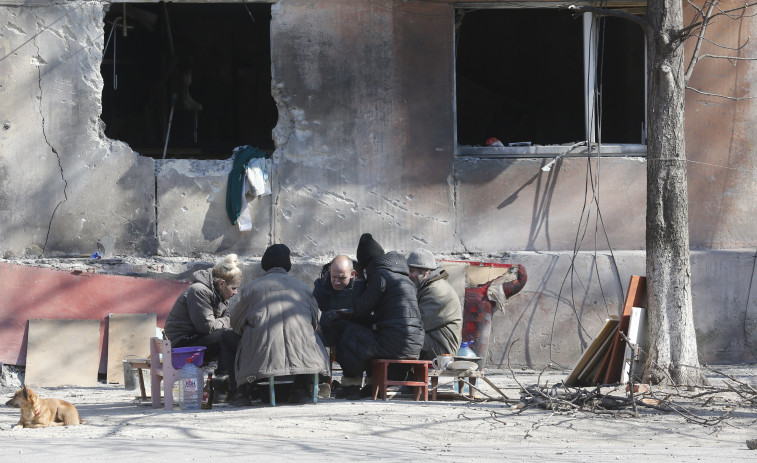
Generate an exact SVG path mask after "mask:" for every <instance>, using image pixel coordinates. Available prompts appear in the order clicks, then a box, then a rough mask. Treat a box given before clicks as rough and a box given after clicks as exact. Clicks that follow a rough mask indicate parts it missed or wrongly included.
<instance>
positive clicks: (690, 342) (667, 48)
mask: <svg viewBox="0 0 757 463" xmlns="http://www.w3.org/2000/svg"><path fill="white" fill-rule="evenodd" d="M646 19H647V21H649V24H650V25H651V28H650V29H649V30H648V36H647V52H648V57H649V60H648V63H649V68H648V71H647V73H648V79H647V80H648V105H647V111H648V114H647V118H648V129H647V131H648V134H647V235H646V247H647V262H646V266H647V295H648V306H649V310H648V318H647V319H648V320H649V331H648V332H649V340H650V348H649V357H648V361H647V365H646V369H645V373H644V379H645V380H648V381H651V382H653V383H668V384H670V383H673V384H688V385H696V384H704V383H705V379H704V375H703V374H702V372H701V370H700V369H699V358H698V353H697V343H696V332H695V330H694V317H693V308H692V303H691V263H690V258H689V213H688V192H687V186H688V185H687V175H686V146H685V143H684V97H685V88H686V84H685V82H684V54H683V43H681V42H680V41H678V40H674V39H671V36H673V33H674V32H675V31H679V30H681V29H682V27H683V14H682V7H681V0H649V1H648V2H647V17H646Z"/></svg>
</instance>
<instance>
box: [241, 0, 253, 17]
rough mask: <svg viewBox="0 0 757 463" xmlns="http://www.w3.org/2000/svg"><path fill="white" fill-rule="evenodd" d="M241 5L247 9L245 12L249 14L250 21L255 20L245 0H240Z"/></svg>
mask: <svg viewBox="0 0 757 463" xmlns="http://www.w3.org/2000/svg"><path fill="white" fill-rule="evenodd" d="M242 5H244V9H245V10H247V14H249V15H250V19H252V22H255V17H253V16H252V11H250V7H249V6H247V1H246V0H242Z"/></svg>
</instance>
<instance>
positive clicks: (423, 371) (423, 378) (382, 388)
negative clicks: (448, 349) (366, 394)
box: [373, 359, 431, 401]
mask: <svg viewBox="0 0 757 463" xmlns="http://www.w3.org/2000/svg"><path fill="white" fill-rule="evenodd" d="M389 365H407V366H411V367H412V369H413V379H412V380H411V381H393V380H390V379H388V377H387V372H388V370H389ZM430 366H431V361H429V360H407V359H406V360H395V359H376V360H374V361H373V400H376V399H377V398H378V397H381V399H383V400H386V388H387V386H410V387H414V388H415V400H420V397H421V394H423V400H424V401H426V400H428V369H429V367H430Z"/></svg>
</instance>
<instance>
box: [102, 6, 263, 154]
mask: <svg viewBox="0 0 757 463" xmlns="http://www.w3.org/2000/svg"><path fill="white" fill-rule="evenodd" d="M270 22H271V6H270V4H267V3H245V4H243V3H235V4H223V3H213V4H209V5H207V4H196V3H192V4H176V3H162V2H161V3H156V4H152V3H124V4H112V5H111V7H110V10H109V11H108V13H107V14H106V16H105V36H106V37H107V41H106V49H105V53H104V56H103V62H102V66H101V74H102V77H103V81H104V87H103V95H102V108H103V109H102V120H103V122H105V135H106V136H108V137H110V138H113V139H117V140H121V141H124V142H126V143H128V144H129V145H130V146H131V148H132V149H133V150H134V151H136V152H138V153H140V154H143V155H145V156H151V157H154V158H162V157H163V154H164V150H165V154H166V158H196V159H228V158H229V157H231V154H232V150H233V149H234V148H235V147H237V146H241V145H253V146H255V147H257V148H259V149H261V150H263V151H266V152H273V149H274V144H273V138H272V130H273V128H274V127H275V126H276V123H277V120H278V112H277V109H276V103H275V101H274V99H273V97H272V96H271V54H270V50H271V46H270V45H271V43H270ZM174 95H175V96H174ZM172 109H173V111H172ZM169 120H170V132H169V130H168V127H169ZM167 135H168V137H167ZM166 138H168V142H167V143H166Z"/></svg>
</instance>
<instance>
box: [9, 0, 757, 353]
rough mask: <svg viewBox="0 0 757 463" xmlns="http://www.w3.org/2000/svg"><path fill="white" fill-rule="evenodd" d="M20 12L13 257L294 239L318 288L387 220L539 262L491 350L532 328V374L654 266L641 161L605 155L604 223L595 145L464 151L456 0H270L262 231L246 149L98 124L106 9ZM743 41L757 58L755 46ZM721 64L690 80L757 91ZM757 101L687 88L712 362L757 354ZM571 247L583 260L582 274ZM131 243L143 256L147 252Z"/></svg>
mask: <svg viewBox="0 0 757 463" xmlns="http://www.w3.org/2000/svg"><path fill="white" fill-rule="evenodd" d="M4 5H6V6H2V7H0V24H3V25H4V27H3V28H2V29H1V30H0V122H2V125H3V126H2V128H1V129H0V222H1V223H2V239H1V240H0V251H1V252H2V256H3V257H4V258H6V259H9V260H13V261H18V260H19V259H20V258H21V257H26V258H31V259H32V260H30V261H29V260H27V261H24V262H29V263H32V264H35V263H37V264H39V263H40V262H41V261H40V260H39V259H40V258H54V257H57V258H59V261H58V264H61V263H62V265H65V261H66V259H67V258H71V257H75V256H78V255H87V256H88V255H90V254H91V253H92V252H94V251H96V250H98V249H104V251H105V254H106V256H107V257H111V256H112V257H117V258H122V259H125V261H123V262H122V263H119V264H117V265H113V266H110V267H107V268H105V267H104V266H103V265H101V264H93V265H97V266H98V267H99V270H101V271H111V272H122V273H129V274H134V273H137V274H143V275H147V276H154V277H163V278H164V277H182V276H186V274H187V272H188V271H189V270H190V268H192V267H193V266H194V265H195V264H196V262H201V263H205V264H209V263H210V262H212V261H213V259H214V257H215V256H217V255H221V254H225V253H228V252H236V253H238V254H240V256H242V258H243V259H244V260H245V262H246V266H247V268H248V269H249V271H247V272H246V276H247V277H253V276H255V275H257V274H259V269H258V268H257V262H258V259H259V257H260V255H261V254H262V252H263V250H264V249H265V247H266V246H267V245H269V244H271V243H273V242H283V243H286V244H287V245H289V246H290V247H291V248H292V250H293V252H294V253H295V269H294V270H293V273H294V274H295V275H297V276H298V277H300V278H302V279H303V280H304V281H306V282H308V283H310V282H312V280H313V278H314V277H315V275H316V274H317V270H318V267H319V266H320V265H321V264H322V263H323V262H325V261H326V260H327V259H328V258H329V257H331V256H333V255H334V254H335V253H340V252H341V253H348V254H353V255H354V252H355V248H356V245H357V240H358V238H359V236H360V234H361V233H363V232H371V233H373V234H374V236H376V237H377V238H378V239H379V241H380V242H381V244H382V245H383V246H384V248H385V249H387V250H390V249H397V250H400V251H403V252H409V251H411V250H412V249H414V248H415V247H417V246H425V247H428V248H429V249H433V250H434V251H435V252H437V253H438V254H439V255H440V256H441V257H448V258H453V259H457V260H460V259H471V260H478V261H486V260H491V261H496V262H506V263H523V264H525V265H526V267H527V269H528V272H529V283H528V285H527V287H526V289H525V291H524V292H523V293H521V294H520V295H518V296H516V297H514V298H513V299H511V301H510V302H509V303H508V306H507V307H506V308H505V310H503V311H501V312H498V313H497V314H496V315H495V319H494V336H495V338H494V343H493V344H492V348H491V357H490V361H491V362H493V363H494V364H499V365H501V364H503V363H505V362H506V361H507V353H508V349H509V346H510V344H511V343H512V342H513V341H515V340H516V339H518V341H517V342H516V343H515V344H513V345H512V352H511V353H510V357H511V362H512V363H513V364H514V365H522V364H528V365H531V366H541V365H544V364H546V363H548V362H550V361H552V362H556V363H559V364H561V365H564V366H570V365H571V364H572V362H573V361H575V359H576V358H577V356H578V354H579V353H580V352H581V350H582V349H583V348H584V347H585V346H586V344H587V343H588V342H589V341H590V339H591V337H592V336H593V335H594V334H595V333H596V331H597V330H598V329H599V327H600V326H601V324H602V322H603V320H604V318H606V317H607V316H608V315H612V314H616V313H617V310H618V307H620V306H622V302H623V297H624V291H625V289H624V288H625V287H626V286H627V284H628V279H629V276H630V275H631V274H642V275H643V274H644V252H643V249H644V245H645V243H644V236H645V234H644V227H645V176H646V163H645V161H644V160H643V158H638V157H627V158H624V157H615V158H604V159H603V160H602V161H601V163H600V164H599V165H598V164H597V163H596V161H592V163H591V164H590V167H591V172H593V173H595V174H596V173H597V172H600V176H599V178H600V181H599V182H600V189H599V196H598V202H599V204H600V210H601V213H602V219H603V224H604V229H603V228H601V227H599V228H597V227H596V226H595V220H596V205H593V206H592V205H591V204H590V202H589V203H587V202H586V201H587V198H588V199H590V198H591V194H592V193H591V189H590V187H587V183H586V178H587V171H588V167H589V166H588V165H587V161H586V159H585V158H566V159H564V160H562V161H560V162H558V163H557V164H556V165H555V166H553V168H552V169H551V170H550V171H549V172H545V171H542V170H541V167H542V166H543V165H544V164H546V162H548V160H549V159H547V160H543V159H483V158H471V157H462V156H456V155H455V145H454V143H455V140H454V125H455V113H454V53H453V45H454V44H453V37H454V36H453V27H454V24H453V19H454V18H453V9H452V6H451V2H450V3H444V2H433V3H432V2H412V1H411V2H402V3H398V4H391V3H387V4H384V3H376V2H363V1H357V0H323V1H319V2H317V4H313V2H312V1H301V0H281V1H280V2H278V3H275V4H273V6H272V12H273V20H272V23H271V46H272V56H273V62H272V72H273V83H272V92H273V96H274V98H275V100H276V102H277V106H278V110H279V123H278V126H277V127H276V129H275V131H274V140H275V142H276V146H277V149H276V151H275V153H274V155H273V166H274V167H273V172H272V178H273V194H272V195H271V196H268V197H264V198H259V199H256V200H255V201H253V202H252V203H251V204H250V206H249V208H250V211H251V215H252V217H253V230H252V231H250V232H240V231H239V230H238V229H237V228H236V227H235V226H233V225H232V224H231V223H230V222H229V221H228V219H227V218H226V212H225V199H226V176H227V173H228V171H229V170H230V168H231V160H227V161H197V160H167V161H154V160H153V159H151V158H147V157H142V156H140V155H139V154H137V153H135V152H133V151H132V150H131V149H130V148H129V147H128V146H126V145H125V144H123V143H121V142H118V141H115V140H109V139H107V138H105V137H104V136H103V135H102V126H101V122H100V119H99V117H100V113H101V110H102V108H101V103H100V94H101V90H102V79H101V77H100V62H101V53H102V50H103V47H104V38H105V37H104V36H103V23H102V21H103V12H104V8H107V6H108V5H107V3H102V2H76V3H71V2H57V3H53V4H52V5H51V4H50V2H39V3H38V4H37V3H34V2H21V1H19V2H5V3H4ZM8 5H9V6H8ZM314 5H317V7H314ZM723 23H725V22H723ZM754 24H755V19H754V18H746V19H744V20H743V21H742V22H740V23H739V26H738V27H732V25H731V24H718V25H716V26H717V27H712V28H711V29H708V31H712V33H713V34H714V35H713V37H715V39H714V40H716V41H719V42H721V43H736V40H737V39H738V37H740V38H741V39H744V38H745V37H746V36H748V35H750V31H751V30H752V29H753V28H754ZM709 51H710V52H713V53H714V51H713V50H709ZM741 53H743V55H744V56H747V55H749V56H757V46H756V45H753V44H751V43H749V44H748V45H747V47H746V48H744V49H742V51H741ZM713 61H714V60H709V61H708V60H705V61H703V62H702V63H700V65H699V67H698V68H697V71H696V72H695V74H694V76H693V79H692V81H691V85H692V86H699V87H703V88H707V89H709V90H711V91H713V92H716V93H723V94H725V93H729V92H735V94H736V95H737V96H745V95H749V94H750V93H749V91H750V84H751V82H753V81H754V79H755V74H754V73H755V66H754V65H753V64H752V63H750V62H739V63H737V65H736V66H735V67H734V66H732V65H731V64H730V63H727V62H713ZM754 112H755V108H754V103H753V102H752V100H741V101H735V100H726V99H722V98H714V97H711V96H704V95H700V94H697V93H694V92H690V93H689V95H688V100H687V143H688V150H687V151H688V156H689V159H690V160H691V161H692V162H690V163H689V181H690V204H691V206H690V213H691V243H692V247H693V248H694V249H699V250H701V252H697V253H695V254H694V256H693V258H692V266H693V267H692V275H693V278H694V281H695V286H694V288H693V290H694V304H695V312H696V315H695V317H696V323H697V330H698V333H699V341H700V355H701V357H702V359H703V361H707V362H744V361H754V360H755V359H757V357H755V356H754V354H753V352H752V349H754V347H753V346H757V339H755V335H754V334H752V333H754V331H755V330H754V329H752V328H753V327H754V325H755V321H754V320H755V312H757V308H756V307H755V303H756V301H757V300H756V299H755V297H756V296H754V295H753V294H752V292H751V286H752V285H751V283H752V278H753V272H752V269H753V266H754V262H755V252H754V248H755V246H757V236H756V235H755V227H754V219H753V217H754V216H755V201H754V200H753V198H754V197H755V193H757V181H756V180H755V178H756V177H755V175H754V171H755V162H756V161H755V156H754V153H753V152H754V143H753V138H754V137H755V135H754V134H755V133H757V132H756V131H755V130H753V129H754V127H753V125H754V120H755V117H754ZM587 188H588V193H587ZM585 204H586V209H585V210H584V205H585ZM582 211H583V212H582ZM586 211H590V213H591V216H590V218H589V220H588V222H587V221H586V215H585V214H586V213H587V212H586ZM579 229H580V230H581V231H579ZM583 230H585V231H586V233H585V234H584V232H583ZM605 232H606V237H605ZM577 236H579V237H580V238H579V239H578V241H577V238H576V237H577ZM98 242H99V243H100V247H99V248H98ZM576 243H579V245H578V247H579V249H580V250H581V252H579V253H578V257H577V259H576V260H575V263H574V265H573V266H571V259H570V257H571V255H572V250H573V249H574V247H576ZM594 249H597V250H598V255H597V256H596V257H595V255H594ZM609 249H612V250H613V251H614V257H613V256H612V255H610V253H609V251H608V250H609ZM134 257H143V258H145V259H146V260H145V261H142V262H140V263H136V264H135V263H131V262H130V259H132V258H134ZM35 258H36V260H35ZM165 259H174V261H171V262H173V263H172V264H170V265H169V264H165ZM44 262H45V263H49V261H44ZM176 262H178V263H176ZM84 265H90V263H89V262H86V263H85V264H84ZM744 326H746V327H747V328H746V329H745V328H744Z"/></svg>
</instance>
